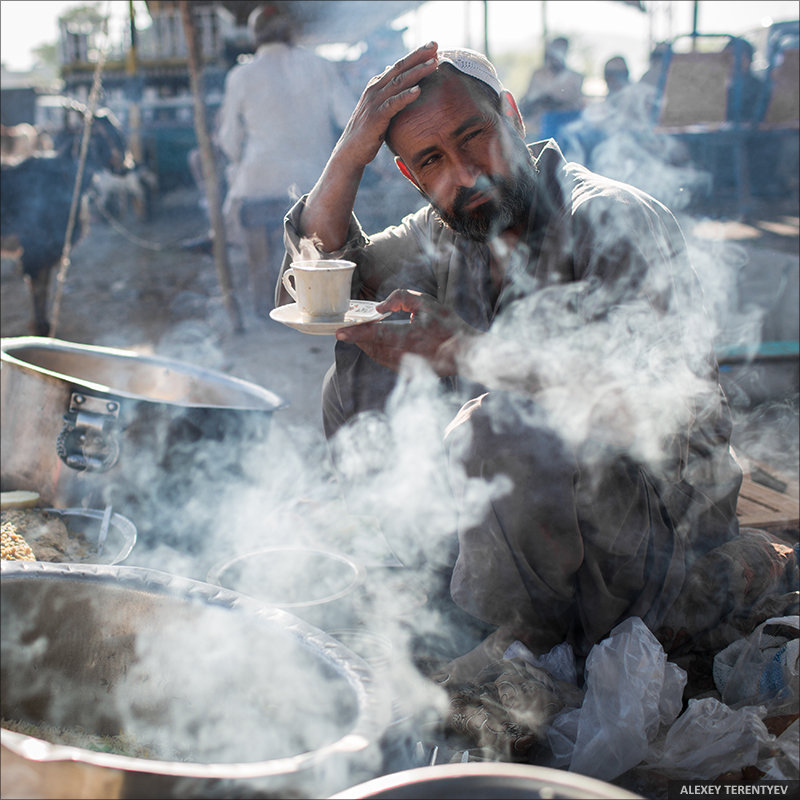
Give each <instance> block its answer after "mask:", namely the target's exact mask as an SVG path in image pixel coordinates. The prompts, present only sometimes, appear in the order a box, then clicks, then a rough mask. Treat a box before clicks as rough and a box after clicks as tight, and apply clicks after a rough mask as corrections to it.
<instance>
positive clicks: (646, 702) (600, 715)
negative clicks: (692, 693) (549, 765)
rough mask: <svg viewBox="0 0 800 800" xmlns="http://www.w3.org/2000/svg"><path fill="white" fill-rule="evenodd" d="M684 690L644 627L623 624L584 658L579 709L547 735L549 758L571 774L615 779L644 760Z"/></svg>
mask: <svg viewBox="0 0 800 800" xmlns="http://www.w3.org/2000/svg"><path fill="white" fill-rule="evenodd" d="M685 685H686V673H685V672H684V671H683V670H682V669H680V667H678V666H676V665H675V664H672V663H670V662H668V661H667V656H666V653H665V652H664V649H663V648H662V647H661V645H660V644H659V643H658V640H657V639H656V638H655V636H653V634H652V633H651V632H650V630H649V629H648V628H647V626H646V625H645V624H644V622H642V620H641V619H639V618H638V617H631V618H629V619H627V620H625V621H624V622H622V623H620V624H619V625H618V626H617V627H616V628H614V630H613V631H611V633H610V634H609V636H608V638H607V639H605V640H603V641H602V642H600V643H599V644H597V645H595V646H594V647H593V648H592V649H591V651H590V652H589V656H588V658H587V660H586V696H585V699H584V701H583V705H582V706H581V708H580V709H577V710H574V711H570V712H567V713H566V714H562V715H560V717H558V718H557V719H556V720H554V722H553V724H552V725H551V729H550V731H549V732H548V742H549V744H550V747H551V749H552V750H553V753H554V756H555V757H556V758H557V760H558V761H560V762H561V765H564V766H566V765H567V763H568V764H569V766H568V768H569V770H570V771H571V772H578V773H580V774H582V775H588V776H591V777H595V778H599V779H601V780H606V781H609V780H612V779H614V778H616V777H617V776H619V775H621V774H622V773H623V772H626V771H627V770H628V769H630V768H632V767H634V766H636V765H637V764H639V763H640V762H641V761H642V760H643V759H644V757H645V755H646V754H647V751H648V749H649V747H650V742H651V741H653V740H654V739H655V738H656V736H657V735H658V733H659V730H660V729H661V726H662V725H670V724H671V723H672V722H673V721H674V719H675V718H676V716H677V715H678V714H679V713H680V710H681V702H682V696H683V688H684V686H685ZM573 735H574V740H573V741H574V746H573V748H572V751H571V753H570V752H569V751H570V748H569V744H570V739H571V737H572V736H573ZM567 755H569V760H568V762H567V760H566V757H567Z"/></svg>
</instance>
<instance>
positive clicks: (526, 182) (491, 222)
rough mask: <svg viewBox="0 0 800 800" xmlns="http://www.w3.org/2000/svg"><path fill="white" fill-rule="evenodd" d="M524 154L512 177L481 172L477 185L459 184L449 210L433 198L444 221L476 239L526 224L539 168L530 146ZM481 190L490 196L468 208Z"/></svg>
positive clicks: (490, 236)
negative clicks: (534, 161)
mask: <svg viewBox="0 0 800 800" xmlns="http://www.w3.org/2000/svg"><path fill="white" fill-rule="evenodd" d="M523 147H524V145H523ZM525 156H526V157H525V160H524V161H522V162H518V163H517V165H516V169H515V170H514V174H513V176H512V177H511V178H506V177H504V176H502V175H481V176H479V177H478V179H477V180H476V181H475V185H474V186H472V187H470V188H467V187H465V186H462V187H460V188H459V189H458V192H457V193H456V197H455V200H454V201H453V207H452V209H451V210H450V211H446V210H445V209H443V208H441V207H440V206H437V205H436V204H435V203H433V202H431V205H432V206H433V208H434V210H435V211H436V213H437V215H438V216H439V218H440V219H441V220H442V222H444V224H445V225H447V226H448V227H449V228H452V229H453V230H454V231H455V232H456V233H460V234H462V235H463V236H466V237H467V238H468V239H472V240H473V241H476V242H487V241H489V240H490V239H492V238H494V237H495V236H497V235H499V234H500V233H502V232H503V231H505V230H508V229H509V228H512V227H515V226H517V225H522V224H524V223H525V222H526V221H527V219H528V217H529V215H530V210H531V204H532V202H533V196H534V190H535V187H536V168H535V167H534V165H533V163H532V161H531V160H530V155H529V154H528V151H527V148H525ZM480 193H483V194H485V195H487V196H488V197H489V199H488V200H487V201H486V202H485V203H482V204H481V205H479V206H477V207H476V208H473V209H467V208H466V206H467V205H469V203H470V202H471V201H472V200H473V199H475V197H476V196H477V195H478V194H480ZM428 199H430V198H428Z"/></svg>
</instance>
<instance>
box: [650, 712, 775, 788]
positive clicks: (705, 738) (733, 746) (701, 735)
mask: <svg viewBox="0 0 800 800" xmlns="http://www.w3.org/2000/svg"><path fill="white" fill-rule="evenodd" d="M765 713H766V709H765V708H764V707H763V706H747V707H745V708H740V709H738V710H734V709H732V708H729V707H728V706H726V705H725V704H724V703H720V701H719V700H717V699H716V698H713V697H705V698H703V699H702V700H690V701H689V705H688V707H687V709H686V711H684V713H683V714H681V716H680V717H679V718H678V719H677V720H676V721H675V724H674V725H673V726H672V727H671V728H670V729H669V731H667V735H666V737H665V739H664V742H663V744H662V745H657V746H654V747H653V748H652V749H651V751H650V753H649V754H648V756H647V758H646V759H645V765H646V766H647V767H648V768H652V769H655V770H657V771H658V772H659V773H661V774H662V775H665V776H667V777H669V778H675V779H679V778H682V779H695V780H712V779H714V778H718V777H719V776H720V775H722V774H723V773H725V772H730V771H732V770H737V769H742V767H748V766H753V765H755V764H756V763H757V762H758V760H759V758H760V757H761V754H762V752H767V751H768V750H767V748H768V747H769V746H771V745H772V744H773V743H774V742H775V737H774V736H773V735H772V734H771V733H770V732H769V731H768V730H767V728H766V726H765V725H764V723H763V721H762V718H763V717H764V715H765Z"/></svg>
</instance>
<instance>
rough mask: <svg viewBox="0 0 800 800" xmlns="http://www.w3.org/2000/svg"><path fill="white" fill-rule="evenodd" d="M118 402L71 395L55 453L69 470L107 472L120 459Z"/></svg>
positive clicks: (76, 393) (76, 394)
mask: <svg viewBox="0 0 800 800" xmlns="http://www.w3.org/2000/svg"><path fill="white" fill-rule="evenodd" d="M118 414H119V403H117V402H115V401H107V400H102V399H101V398H97V397H89V396H87V395H83V394H81V393H79V392H74V393H73V394H72V397H71V398H70V410H69V412H68V413H66V414H64V427H63V428H62V429H61V432H60V433H59V434H58V436H57V437H56V453H57V454H58V457H59V458H60V459H61V460H62V461H63V462H64V463H65V464H66V465H67V466H68V467H69V468H70V469H74V470H78V471H85V472H107V471H108V470H110V469H111V467H113V466H114V465H115V464H116V463H117V461H118V460H119V453H120V446H119V439H118V435H117V433H118V430H117V415H118Z"/></svg>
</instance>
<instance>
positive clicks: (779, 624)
mask: <svg viewBox="0 0 800 800" xmlns="http://www.w3.org/2000/svg"><path fill="white" fill-rule="evenodd" d="M798 637H800V616H796V615H795V616H788V617H772V618H771V619H768V620H767V621H766V622H762V623H761V624H760V625H759V626H758V627H757V628H756V629H755V630H754V631H753V632H752V633H751V634H750V635H749V636H747V637H746V638H744V639H739V640H737V641H735V642H733V643H732V644H730V645H728V646H727V647H726V648H725V649H724V650H722V651H720V652H719V653H717V655H716V656H714V684H715V685H716V687H717V689H718V690H719V693H720V696H721V698H722V701H723V702H724V703H726V704H727V705H729V706H732V707H734V708H736V707H739V706H742V705H764V706H766V708H767V711H768V712H769V713H770V714H777V713H784V714H789V713H796V712H797V710H798V707H800V685H799V684H798V678H799V677H800V638H798Z"/></svg>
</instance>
